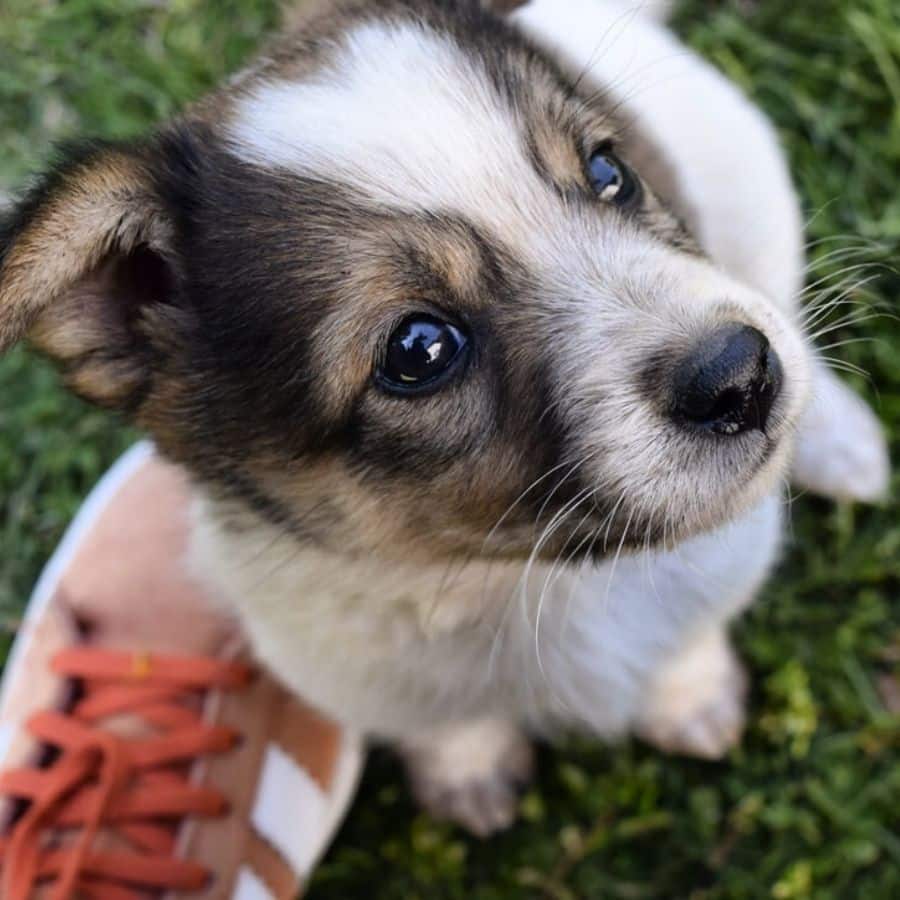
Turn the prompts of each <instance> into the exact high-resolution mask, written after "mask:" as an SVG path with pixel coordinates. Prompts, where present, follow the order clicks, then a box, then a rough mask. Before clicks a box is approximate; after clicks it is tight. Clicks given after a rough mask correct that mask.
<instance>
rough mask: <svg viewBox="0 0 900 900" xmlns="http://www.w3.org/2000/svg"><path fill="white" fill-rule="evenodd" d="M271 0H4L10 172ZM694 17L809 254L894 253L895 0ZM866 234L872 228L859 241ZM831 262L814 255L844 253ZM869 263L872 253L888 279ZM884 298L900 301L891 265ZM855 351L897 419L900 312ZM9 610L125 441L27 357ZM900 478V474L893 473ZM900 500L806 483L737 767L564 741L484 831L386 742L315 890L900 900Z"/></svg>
mask: <svg viewBox="0 0 900 900" xmlns="http://www.w3.org/2000/svg"><path fill="white" fill-rule="evenodd" d="M275 5H276V4H275V0H243V2H242V0H225V2H223V0H219V2H217V3H215V4H212V3H204V2H201V0H168V2H150V0H57V2H52V0H2V6H0V187H2V186H4V185H5V186H7V187H9V186H14V185H18V184H20V183H21V180H22V178H23V176H24V175H25V173H26V172H28V171H31V170H32V169H33V168H34V167H35V166H36V165H39V164H40V163H41V161H42V160H43V159H44V158H45V157H46V154H47V150H48V147H49V143H50V141H51V139H56V138H59V137H62V136H69V135H74V134H83V133H89V134H97V135H104V136H121V135H131V134H135V133H138V132H140V131H141V130H142V129H144V128H146V127H147V126H149V125H151V124H152V123H153V122H155V121H157V120H158V119H159V118H161V117H164V116H166V115H168V114H170V113H171V112H173V111H174V110H176V109H177V108H178V107H179V105H180V104H181V103H183V102H184V101H186V100H189V99H190V98H192V97H195V96H197V95H198V94H199V93H201V92H202V91H203V90H204V89H205V88H207V87H208V86H210V85H212V84H213V83H215V81H216V80H217V79H219V78H220V77H221V76H222V75H223V74H224V73H225V72H226V71H228V70H230V69H232V68H234V67H235V66H236V65H237V64H238V63H239V62H240V60H241V59H243V58H244V57H245V56H246V54H247V53H249V51H250V50H251V48H252V47H253V46H254V45H255V43H256V42H257V40H258V39H259V37H260V35H261V34H263V33H264V32H265V31H266V29H268V28H269V27H271V25H272V24H273V22H274V21H275V18H276V15H275ZM677 24H678V28H679V30H680V31H681V33H682V34H684V35H685V36H686V38H687V39H688V41H689V42H690V43H691V44H692V45H693V46H695V47H697V48H698V49H700V50H701V51H702V52H703V53H705V54H706V55H707V56H708V57H709V58H710V59H712V60H713V61H714V62H715V63H716V64H717V65H719V66H720V67H721V68H723V69H724V70H725V71H726V72H727V73H728V74H729V75H730V76H731V77H733V78H734V79H736V80H737V81H738V82H739V83H740V84H741V85H743V86H744V87H745V88H746V90H747V91H749V92H750V94H752V95H753V97H754V98H755V99H756V100H757V101H758V102H759V103H760V104H761V105H762V106H763V107H764V108H765V109H766V110H767V111H768V112H769V114H770V115H771V116H772V117H773V118H774V120H775V121H776V123H777V125H778V127H779V129H780V131H781V134H782V136H783V139H784V142H785V144H786V146H787V149H788V152H789V154H790V157H791V161H792V165H793V170H794V173H795V175H796V178H797V181H798V183H799V185H800V189H801V191H802V193H803V197H804V201H805V204H806V207H807V209H808V211H809V213H810V217H811V221H810V226H809V234H810V238H811V239H812V240H815V241H819V242H821V243H818V244H816V247H815V253H816V254H819V255H821V254H823V253H825V252H827V251H828V250H830V249H833V248H835V247H839V246H843V245H844V244H850V243H856V244H858V245H859V246H860V247H861V249H859V250H858V252H857V253H856V254H855V256H854V258H853V260H852V261H853V262H854V263H868V264H876V263H884V264H889V263H890V262H891V261H892V260H893V261H896V260H897V258H898V252H897V251H898V247H900V5H898V4H897V3H896V0H857V2H852V0H825V2H819V0H803V2H796V3H784V2H781V0H762V2H758V3H755V2H749V0H747V2H741V3H720V2H700V0H693V2H688V3H687V4H686V6H685V7H684V8H683V9H682V11H681V12H680V14H679V18H678V23H677ZM860 238H862V239H864V242H860V241H859V239H860ZM835 268H836V266H831V267H830V268H829V266H827V265H825V266H824V268H822V269H820V270H819V271H820V273H821V272H826V273H827V272H828V271H831V272H834V269H835ZM874 271H876V270H874V269H873V272H874ZM878 271H880V274H879V277H878V280H877V281H876V282H875V283H874V284H873V285H870V290H871V295H870V296H869V301H870V302H872V303H878V304H880V305H881V306H882V307H883V308H885V309H893V310H896V308H897V298H898V297H900V278H898V276H897V274H896V273H893V272H891V271H890V270H889V269H888V268H885V269H883V270H878ZM864 334H865V335H867V336H873V335H874V336H876V337H877V338H878V340H877V341H876V342H874V343H860V344H853V345H849V346H847V347H845V348H841V349H840V350H839V351H837V355H839V356H840V357H841V358H842V359H845V360H847V361H850V362H852V363H854V364H857V365H860V366H862V367H863V368H865V369H866V370H867V371H868V372H869V373H870V374H871V381H866V380H865V379H856V384H857V387H858V388H859V389H860V390H861V391H862V392H863V393H865V394H866V396H867V397H868V398H869V399H870V400H872V401H873V402H874V403H875V404H876V406H877V408H878V409H879V411H880V414H881V416H882V418H883V419H884V421H885V422H886V423H887V426H888V428H889V430H891V433H892V435H893V448H894V450H895V458H896V450H897V447H898V438H900V326H898V324H897V322H896V321H894V320H892V319H890V318H882V319H878V320H875V321H872V322H868V323H866V324H865V325H863V326H860V327H857V328H847V329H843V330H841V331H840V332H839V333H838V335H837V337H839V338H844V337H859V336H862V335H864ZM0 398H2V401H0V498H2V499H0V503H2V506H0V615H2V616H3V618H4V619H5V620H6V622H7V623H8V625H9V627H8V628H7V632H9V630H10V629H11V627H12V625H13V623H14V620H15V617H16V615H17V614H18V612H20V610H21V608H22V603H23V601H24V599H25V597H26V596H27V594H28V591H29V588H30V585H31V583H32V581H33V579H34V577H35V575H36V574H37V572H38V571H39V568H40V565H41V563H42V561H43V560H44V559H45V558H46V557H47V555H48V554H49V553H50V552H51V550H52V548H53V546H54V543H55V541H56V540H57V538H58V537H59V534H60V532H61V530H62V529H63V527H64V526H65V523H66V521H67V520H68V519H69V517H70V516H71V515H72V514H73V513H74V511H75V509H76V508H77V506H78V503H79V499H80V498H81V497H82V496H83V495H84V493H85V492H86V491H87V490H88V488H89V487H90V485H91V483H92V482H93V481H94V480H95V479H96V478H97V477H98V476H99V474H100V473H101V472H102V471H103V469H104V467H105V466H107V465H108V464H109V463H110V462H111V461H112V460H113V459H114V458H115V457H116V455H117V454H118V453H119V452H120V450H121V449H122V448H123V447H124V446H125V445H126V444H127V443H128V442H129V441H130V440H131V439H132V437H133V436H132V435H131V434H130V433H129V432H128V431H127V430H126V429H123V428H122V427H121V426H120V425H119V424H118V423H117V422H115V421H114V420H112V419H110V418H109V417H107V416H105V415H103V414H100V413H97V412H93V411H90V410H88V409H86V408H85V407H83V406H82V405H81V404H80V403H78V402H77V401H74V400H72V399H71V398H69V397H67V396H66V395H65V394H64V393H63V392H62V391H61V390H60V389H59V387H58V385H57V382H56V379H55V376H54V375H53V373H52V372H51V371H50V370H49V369H48V367H47V365H46V364H44V363H42V362H40V361H38V360H36V359H34V358H32V357H31V356H30V355H29V354H27V353H26V352H24V351H17V352H14V353H13V354H11V355H9V356H8V357H7V358H6V359H4V360H2V361H0ZM895 497H896V491H895ZM898 513H900V505H898V502H897V500H896V499H894V500H893V501H892V502H891V503H890V504H889V505H886V506H885V507H883V508H880V509H874V510H873V509H863V508H856V507H851V506H835V505H832V504H830V503H826V502H823V501H819V500H814V499H811V498H801V499H800V500H798V501H797V502H796V503H795V504H794V507H793V518H794V529H793V534H794V539H793V541H792V542H791V544H790V547H789V549H788V551H787V554H786V558H785V561H784V563H783V565H782V566H781V568H780V570H779V572H778V575H777V577H776V578H775V579H774V580H773V581H772V583H771V584H770V585H769V587H768V588H767V589H766V590H765V593H764V597H763V599H762V601H761V602H760V603H759V604H758V605H757V606H756V607H755V608H754V609H753V611H752V612H751V614H750V615H749V616H748V617H747V618H746V619H745V620H744V621H743V623H742V624H741V626H740V628H739V632H738V640H739V643H740V646H741V649H742V651H743V653H744V655H745V656H746V658H747V659H748V661H749V663H750V666H751V668H752V672H753V684H754V689H753V696H752V719H751V725H750V728H749V732H748V734H747V737H746V740H745V742H744V744H743V746H742V747H741V748H740V749H739V750H737V751H735V753H734V754H733V755H732V756H731V758H730V759H729V760H728V761H727V762H724V763H721V764H715V765H710V764H701V763H696V762H690V761H684V760H675V759H667V758H664V757H662V756H660V755H658V754H656V753H654V752H652V751H650V750H649V749H647V748H646V747H643V746H641V745H638V744H636V743H632V744H626V745H625V746H622V747H619V748H615V749H604V748H600V747H597V746H595V745H592V744H590V743H583V744H577V745H571V746H567V747H566V748H564V749H558V750H545V751H543V753H542V758H541V773H540V778H539V780H538V783H537V785H536V787H535V788H534V790H533V791H532V792H531V793H529V794H528V795H527V796H526V797H525V799H524V801H523V804H522V821H521V823H520V824H519V825H518V826H517V827H516V828H515V829H513V830H512V831H511V832H509V833H508V834H506V835H503V836H501V837H500V838H498V839H496V840H494V841H491V842H489V843H479V842H476V841H471V840H469V839H467V838H466V837H465V836H463V835H462V834H460V833H459V832H457V831H455V830H453V829H451V828H447V827H443V826H437V825H434V824H432V823H430V822H429V821H427V820H426V819H425V818H424V817H422V816H420V815H419V814H417V813H416V811H415V810H414V809H413V807H412V806H411V804H410V801H409V800H408V798H407V795H406V792H405V789H404V787H403V784H402V779H401V777H400V773H399V771H398V768H397V766H396V764H395V763H393V762H392V761H391V760H390V759H389V758H387V757H384V756H376V758H375V759H374V760H373V764H372V766H371V767H370V770H369V773H368V776H367V778H366V780H365V783H364V785H363V789H362V792H361V795H360V797H359V800H358V802H357V803H356V805H355V808H354V810H353V812H352V814H351V816H350V818H349V820H348V822H347V824H346V826H345V827H344V829H343V831H342V833H341V835H340V837H339V839H338V841H337V844H336V846H335V848H334V850H333V851H332V853H331V854H330V855H329V857H328V858H327V860H326V861H325V863H324V864H323V865H322V866H321V868H320V870H319V872H318V874H317V877H316V881H315V886H314V889H313V892H312V896H313V897H314V898H318V900H329V898H332V900H337V898H340V900H348V898H351V900H352V898H357V897H376V898H383V900H414V898H422V900H444V898H446V900H457V898H459V900H462V898H471V900H495V898H531V897H543V898H546V900H574V898H696V900H700V898H763V897H772V898H780V900H787V898H806V897H809V898H817V900H818V898H840V900H845V898H884V900H887V898H896V897H900V717H898V715H896V714H894V715H891V714H890V712H889V711H888V709H887V708H886V706H885V702H884V700H883V697H884V695H885V692H884V690H883V685H884V683H885V680H886V679H890V678H897V677H898V676H900V517H898Z"/></svg>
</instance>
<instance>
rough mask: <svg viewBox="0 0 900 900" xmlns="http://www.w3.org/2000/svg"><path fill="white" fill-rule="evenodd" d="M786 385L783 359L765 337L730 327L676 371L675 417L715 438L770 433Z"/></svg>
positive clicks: (709, 338)
mask: <svg viewBox="0 0 900 900" xmlns="http://www.w3.org/2000/svg"><path fill="white" fill-rule="evenodd" d="M783 380H784V378H783V374H782V367H781V362H780V360H779V359H778V354H777V353H776V352H775V350H774V349H772V347H771V346H770V345H769V341H768V339H767V338H766V336H765V335H764V334H763V333H762V332H760V331H758V330H757V329H756V328H752V327H750V326H749V325H741V324H739V323H729V324H727V325H724V326H722V327H721V328H719V329H717V330H716V331H714V332H713V333H712V334H711V335H709V336H707V337H706V338H705V339H704V341H703V343H702V344H701V345H700V346H699V347H698V348H696V349H695V350H694V351H693V352H692V353H691V354H690V355H689V356H688V357H686V358H685V359H684V360H682V362H681V363H680V364H679V365H678V367H677V368H676V370H675V372H674V375H673V379H672V406H671V408H672V413H673V416H674V417H675V418H676V419H677V420H679V421H680V422H681V423H683V424H689V425H691V426H693V427H700V428H703V429H704V430H707V431H712V432H714V433H716V434H722V435H737V434H741V433H743V432H746V431H751V430H753V429H758V430H760V431H765V428H766V423H767V422H768V420H769V414H770V413H771V411H772V406H773V404H774V403H775V400H776V398H777V397H778V394H779V392H780V390H781V386H782V382H783Z"/></svg>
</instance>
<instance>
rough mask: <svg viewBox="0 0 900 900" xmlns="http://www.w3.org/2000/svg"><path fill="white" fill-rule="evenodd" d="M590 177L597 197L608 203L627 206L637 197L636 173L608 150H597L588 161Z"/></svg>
mask: <svg viewBox="0 0 900 900" xmlns="http://www.w3.org/2000/svg"><path fill="white" fill-rule="evenodd" d="M588 177H589V178H590V181H591V187H592V188H593V189H594V190H595V191H596V192H597V196H598V197H600V199H601V200H606V201H607V202H608V203H614V204H615V205H616V206H626V205H627V204H628V203H630V202H631V201H632V200H634V198H635V197H636V196H637V192H638V181H637V178H636V177H635V175H634V173H633V172H632V171H631V169H629V168H628V166H626V165H625V163H623V162H622V160H620V159H619V158H618V157H617V156H614V155H613V154H612V153H610V152H609V151H608V150H597V151H596V152H595V153H594V154H593V155H592V156H591V158H590V159H589V160H588Z"/></svg>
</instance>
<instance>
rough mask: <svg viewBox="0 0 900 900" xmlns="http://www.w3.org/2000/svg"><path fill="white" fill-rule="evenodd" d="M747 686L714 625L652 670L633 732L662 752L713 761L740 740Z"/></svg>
mask: <svg viewBox="0 0 900 900" xmlns="http://www.w3.org/2000/svg"><path fill="white" fill-rule="evenodd" d="M746 688H747V679H746V676H745V674H744V669H743V666H742V665H741V663H740V661H739V660H738V658H737V656H736V654H735V652H734V650H733V649H732V647H731V644H730V643H729V640H728V635H727V634H726V632H725V629H724V627H716V628H713V629H711V630H709V631H706V632H704V633H703V634H702V635H701V636H699V637H698V638H696V639H695V640H694V641H692V642H691V643H690V644H689V645H688V646H687V648H686V649H685V650H683V651H682V652H681V653H679V654H678V655H677V656H675V658H674V659H672V660H669V661H668V662H667V663H665V664H664V665H663V666H662V667H661V668H660V670H659V671H658V672H657V673H656V675H655V677H654V678H653V679H652V680H651V683H650V685H649V689H648V691H647V694H646V696H645V698H644V702H643V704H642V708H641V713H640V715H639V717H638V721H637V725H636V728H635V730H636V732H637V734H638V735H639V736H640V737H642V738H644V739H645V740H647V741H649V742H650V743H651V744H653V745H654V746H656V747H658V748H659V749H660V750H664V751H666V752H667V753H685V754H687V755H689V756H700V757H703V758H704V759H718V758H720V757H722V756H724V755H725V754H726V753H727V752H728V750H730V749H731V747H733V746H734V745H735V744H737V742H738V740H739V739H740V736H741V732H742V731H743V727H744V699H745V694H746Z"/></svg>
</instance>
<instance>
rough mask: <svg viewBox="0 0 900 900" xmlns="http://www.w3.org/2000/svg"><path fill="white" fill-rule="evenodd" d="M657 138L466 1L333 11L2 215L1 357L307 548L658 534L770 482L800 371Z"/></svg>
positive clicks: (601, 540)
mask: <svg viewBox="0 0 900 900" xmlns="http://www.w3.org/2000/svg"><path fill="white" fill-rule="evenodd" d="M646 150H647V148H646V147H642V146H640V136H639V135H636V134H634V133H633V131H630V130H628V129H622V128H621V122H620V121H619V120H617V118H616V115H615V114H614V111H613V110H611V109H610V108H608V106H607V105H606V104H605V103H604V100H603V98H602V95H598V94H597V93H596V92H593V91H585V92H582V91H581V89H580V88H579V86H577V85H575V84H573V83H571V82H569V81H567V80H566V79H565V78H564V77H563V75H562V74H561V73H560V71H559V70H558V69H557V68H556V67H555V66H554V64H553V63H552V61H550V60H548V59H547V58H545V57H544V56H543V55H542V54H540V53H539V52H538V51H536V50H535V49H534V48H532V47H531V46H529V45H528V44H527V43H526V42H525V41H524V40H522V39H521V38H520V37H519V36H518V35H517V34H516V33H515V32H514V31H513V30H512V29H511V28H509V27H508V26H507V25H505V24H504V23H503V22H501V21H500V20H499V19H497V18H494V17H492V16H491V15H488V14H485V13H483V12H481V10H480V8H478V6H477V4H474V3H473V4H468V3H459V4H457V5H455V6H454V5H452V4H446V3H445V4H437V3H435V4H431V3H424V4H423V3H418V2H417V3H415V4H407V3H405V2H398V0H390V2H383V3H377V4H375V3H366V4H350V5H347V6H343V7H338V8H337V9H332V10H331V11H330V12H328V13H327V14H326V15H324V16H321V17H318V18H315V19H314V20H313V21H312V22H310V23H306V24H305V25H304V26H303V30H302V31H301V32H300V33H299V34H296V35H294V36H292V37H289V38H286V39H285V40H284V42H283V43H282V44H280V45H278V46H276V47H275V49H274V50H273V52H272V54H271V55H270V56H269V57H267V58H266V59H264V60H263V61H262V62H261V63H259V64H258V65H257V66H256V67H254V68H253V69H251V70H249V71H248V72H246V73H245V74H243V75H242V76H240V77H238V78H237V79H236V80H235V81H233V82H232V83H231V84H230V85H229V86H228V87H227V88H226V89H225V90H224V91H223V92H221V93H220V94H218V95H216V96H214V97H212V98H210V99H209V100H207V101H205V102H204V103H202V104H200V105H199V106H198V107H197V108H196V109H195V110H193V111H191V112H190V113H189V114H187V115H186V116H185V117H184V118H183V119H182V120H181V121H180V122H179V123H177V124H176V125H173V126H171V127H169V128H166V129H165V130H163V131H162V132H161V133H160V134H158V135H157V136H155V137H153V138H152V139H149V140H147V141H146V142H141V143H137V144H133V145H115V146H99V147H93V148H90V149H89V150H88V151H87V152H86V153H84V154H82V155H81V156H79V157H77V158H74V159H72V160H70V161H69V162H68V163H67V164H66V165H64V166H62V167H61V168H60V169H59V170H57V171H56V172H55V174H53V175H52V176H51V177H50V178H49V179H48V180H47V181H46V182H45V183H44V184H43V185H42V186H41V187H40V188H39V189H38V190H37V191H36V192H35V193H34V194H33V195H32V196H31V197H30V198H29V199H28V200H27V201H26V202H25V203H24V204H23V205H22V207H21V208H20V209H19V210H18V212H17V213H16V215H15V216H14V218H13V219H12V221H10V222H8V223H7V225H6V229H5V232H3V236H2V237H0V345H9V344H11V343H12V342H14V341H15V340H17V339H18V338H20V337H24V336H26V335H27V336H28V337H29V338H30V339H31V340H32V341H33V343H35V344H36V345H37V346H38V347H39V348H41V349H42V350H44V351H45V352H47V353H48V354H50V355H52V356H53V357H55V358H56V359H58V360H59V361H60V363H61V364H62V366H63V368H64V371H65V373H66V376H67V378H68V380H69V382H70V384H71V385H72V386H73V387H74V389H75V390H76V391H78V392H79V393H81V394H82V395H84V396H86V397H88V398H89V399H91V400H93V401H95V402H98V403H101V404H105V405H108V406H111V407H114V408H117V409H120V410H124V411H126V412H127V413H129V414H130V415H131V416H133V418H134V419H135V420H136V421H137V422H138V424H140V425H141V426H143V427H145V428H147V429H148V430H149V431H150V432H151V433H152V434H153V435H154V437H155V438H156V440H157V442H158V443H159V445H160V446H161V447H162V448H163V450H164V451H165V452H166V453H167V454H169V455H170V456H172V457H173V458H175V459H177V460H179V461H181V462H183V463H184V464H186V465H187V466H188V467H189V468H191V469H192V470H193V472H194V473H195V475H196V476H197V478H198V479H200V480H201V481H202V482H204V483H205V485H206V486H207V488H208V489H209V490H210V491H211V492H212V493H213V495H214V496H216V497H219V498H221V499H222V500H223V501H225V502H224V503H223V508H228V509H231V510H232V512H233V513H234V514H235V515H239V517H240V516H246V515H247V512H248V511H250V512H252V514H254V515H258V516H262V517H264V518H266V519H269V520H271V521H274V522H275V523H277V524H278V525H279V526H281V527H283V528H285V529H287V530H288V531H290V532H291V533H293V534H294V535H295V536H296V537H297V538H298V539H300V540H305V541H313V542H316V543H319V544H322V545H325V546H329V547H333V548H335V549H339V550H342V551H346V552H357V553H372V552H376V553H382V554H386V555H391V554H398V555H404V556H409V555H410V554H422V555H423V556H444V555H448V554H478V553H492V554H507V555H512V556H517V555H526V554H528V553H530V552H532V550H533V549H534V548H535V543H536V541H538V540H540V541H541V543H540V552H543V553H547V554H556V553H559V552H561V550H563V549H564V548H568V549H569V550H570V552H572V553H573V554H578V553H593V554H595V555H602V554H603V553H604V552H607V551H609V550H610V548H615V547H617V546H620V545H623V546H630V545H632V544H634V545H638V544H643V543H644V542H645V541H651V542H660V541H663V540H667V539H668V540H672V539H678V538H681V537H684V536H687V535H690V534H694V533H696V532H699V531H701V530H703V529H708V528H710V527H713V526H715V525H716V524H718V523H721V522H722V521H724V520H726V519H727V518H729V517H731V516H733V515H735V514H736V513H737V512H739V511H741V510H742V509H744V508H745V507H747V506H748V505H749V504H750V503H752V502H753V501H754V499H756V498H758V497H759V496H760V495H761V494H762V493H764V492H766V491H768V490H770V489H771V487H772V484H773V482H774V480H775V479H776V478H778V477H779V475H780V474H781V473H782V471H783V469H784V466H785V460H786V457H787V454H788V451H789V435H790V432H791V430H792V426H793V425H794V423H795V421H796V418H797V416H798V414H799V410H800V407H801V405H802V400H803V397H802V395H803V390H802V389H801V387H800V385H802V384H803V382H804V381H805V366H806V363H805V358H804V350H803V345H802V341H801V338H800V335H799V334H798V333H797V332H796V331H795V329H794V327H793V326H792V325H791V324H789V323H788V322H787V321H785V320H784V319H783V318H781V317H780V316H779V315H778V314H777V313H776V312H775V311H774V309H773V308H772V307H771V306H770V305H769V304H768V303H767V302H766V301H765V300H764V299H763V298H762V297H760V296H758V295H757V294H755V293H754V292H752V291H751V290H749V289H748V288H746V287H743V286H741V285H739V284H737V283H735V282H734V281H732V280H730V279H729V278H727V277H726V276H725V275H723V274H722V273H721V272H720V271H718V270H717V269H716V268H715V267H714V266H713V265H712V264H711V263H710V261H709V260H707V259H705V258H704V256H703V255H702V254H701V252H700V251H699V249H698V248H697V247H696V246H695V244H694V243H693V241H692V239H691V237H690V235H689V234H688V233H687V232H686V231H685V230H684V228H683V227H682V226H681V225H680V224H679V222H678V221H677V220H676V219H675V218H674V217H673V215H672V214H671V213H669V212H668V211H667V209H666V208H665V206H664V205H663V204H662V203H661V202H660V201H659V200H658V199H657V197H656V196H655V194H654V191H653V188H652V187H651V185H650V184H649V183H648V182H647V181H646V180H645V178H644V177H642V173H641V172H640V171H637V170H636V169H635V168H634V166H633V165H631V164H629V159H632V160H633V159H634V158H636V157H637V156H646ZM638 151H639V152H638ZM237 511H240V512H239V513H238V512H237ZM539 536H540V538H539Z"/></svg>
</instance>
